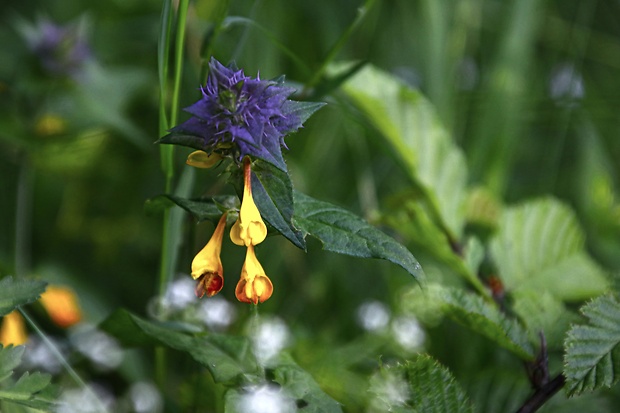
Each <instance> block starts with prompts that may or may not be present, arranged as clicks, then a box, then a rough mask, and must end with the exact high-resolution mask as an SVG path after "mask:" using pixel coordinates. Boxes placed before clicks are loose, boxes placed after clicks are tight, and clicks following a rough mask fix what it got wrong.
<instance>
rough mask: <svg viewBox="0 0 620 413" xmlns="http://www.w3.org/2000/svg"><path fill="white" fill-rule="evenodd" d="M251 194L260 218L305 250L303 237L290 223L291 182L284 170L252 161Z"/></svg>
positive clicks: (291, 220)
mask: <svg viewBox="0 0 620 413" xmlns="http://www.w3.org/2000/svg"><path fill="white" fill-rule="evenodd" d="M252 196H253V197H254V202H256V206H257V207H258V210H259V211H260V213H261V216H262V217H263V219H264V220H265V221H267V222H268V223H269V225H271V226H272V227H274V228H275V229H276V230H277V231H278V232H279V233H280V234H282V235H284V236H285V237H286V238H287V239H288V240H289V241H291V242H292V243H293V244H294V245H295V246H297V247H299V248H301V249H303V250H305V249H306V241H305V240H304V237H303V235H302V233H301V232H300V231H299V229H297V228H296V227H295V226H294V225H293V211H294V204H293V184H292V183H291V178H290V176H289V175H288V173H287V172H284V171H282V170H281V169H278V168H276V167H275V166H273V165H271V164H270V163H267V162H261V161H256V162H254V163H253V164H252Z"/></svg>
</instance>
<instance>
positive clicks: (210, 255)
mask: <svg viewBox="0 0 620 413" xmlns="http://www.w3.org/2000/svg"><path fill="white" fill-rule="evenodd" d="M225 229H226V214H224V215H222V217H221V218H220V220H219V222H218V224H217V227H216V228H215V232H213V235H212V236H211V239H210V240H209V242H208V243H207V245H205V247H204V248H203V249H202V250H201V251H200V252H199V253H198V254H196V256H195V257H194V260H193V261H192V278H193V279H194V280H198V284H196V296H197V297H198V298H202V297H203V296H204V295H205V294H206V296H207V297H213V296H214V295H215V294H217V293H218V292H220V290H221V289H222V287H223V286H224V268H223V266H222V260H221V258H220V253H221V251H222V241H223V239H224V230H225Z"/></svg>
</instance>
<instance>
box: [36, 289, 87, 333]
mask: <svg viewBox="0 0 620 413" xmlns="http://www.w3.org/2000/svg"><path fill="white" fill-rule="evenodd" d="M41 304H42V305H43V307H44V308H45V310H46V311H47V313H48V314H49V316H50V318H51V319H52V321H53V322H54V323H55V324H56V325H58V326H59V327H62V328H68V327H71V326H72V325H74V324H77V323H79V322H80V321H81V320H82V311H81V310H80V306H79V305H78V300H77V297H76V295H75V293H74V292H73V291H72V290H71V289H69V288H67V287H57V286H48V287H47V289H46V290H45V292H44V293H43V294H42V295H41Z"/></svg>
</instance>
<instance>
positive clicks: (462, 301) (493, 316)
mask: <svg viewBox="0 0 620 413" xmlns="http://www.w3.org/2000/svg"><path fill="white" fill-rule="evenodd" d="M428 294H429V296H430V297H431V298H432V299H434V300H437V301H439V302H441V303H442V308H443V311H444V313H445V314H446V315H447V316H448V317H450V318H452V319H453V320H454V321H456V322H458V323H460V324H462V325H464V326H465V327H468V328H470V329H472V330H474V331H476V332H478V333H480V334H482V335H483V336H485V337H487V338H488V339H490V340H492V341H493V342H495V343H497V344H498V345H499V346H501V347H503V348H505V349H507V350H509V351H511V352H512V353H514V354H516V355H517V356H519V357H520V358H522V359H524V360H531V359H533V358H534V350H533V348H532V345H531V344H530V342H529V339H528V335H527V332H526V331H525V330H524V329H523V328H522V327H521V326H520V325H519V324H518V323H517V322H516V321H514V320H510V319H508V318H506V316H504V314H502V313H501V312H500V311H499V309H498V308H497V306H495V305H494V304H491V303H489V302H487V301H485V300H484V299H483V298H482V297H480V296H478V295H474V294H471V293H468V292H466V291H463V290H459V289H455V288H448V287H443V286H440V285H431V286H429V288H428Z"/></svg>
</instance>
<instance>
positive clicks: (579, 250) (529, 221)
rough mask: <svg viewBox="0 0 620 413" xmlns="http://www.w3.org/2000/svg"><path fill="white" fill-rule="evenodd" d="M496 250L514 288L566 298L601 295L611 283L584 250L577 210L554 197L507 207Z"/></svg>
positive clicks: (505, 278) (505, 277)
mask: <svg viewBox="0 0 620 413" xmlns="http://www.w3.org/2000/svg"><path fill="white" fill-rule="evenodd" d="M491 252H492V254H493V257H494V258H495V263H496V264H497V267H498V269H499V274H500V276H501V278H502V281H503V282H504V285H505V287H506V289H507V290H509V291H511V290H531V291H548V292H550V293H551V294H553V295H554V296H555V297H557V298H558V299H560V300H564V301H567V300H583V299H586V298H589V297H592V296H594V295H598V294H601V293H603V292H604V291H606V289H607V288H608V285H609V283H608V281H607V279H606V278H605V276H604V274H603V272H602V270H601V269H600V268H599V267H598V265H596V263H595V262H594V261H593V260H592V259H591V258H590V257H589V256H588V255H587V253H586V252H585V250H584V234H583V231H582V230H581V228H580V227H579V224H578V223H577V219H576V218H575V214H574V213H573V212H572V211H571V210H570V208H568V207H567V206H565V205H563V204H562V203H560V202H559V201H557V200H554V199H551V198H545V199H540V200H536V201H531V202H527V203H525V204H523V205H520V206H516V207H512V208H508V209H506V210H505V211H504V213H503V214H502V217H501V218H500V222H499V230H498V233H497V234H496V236H495V237H494V239H493V240H492V242H491Z"/></svg>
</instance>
